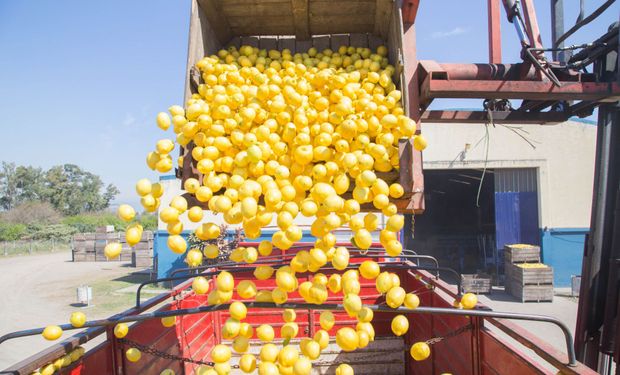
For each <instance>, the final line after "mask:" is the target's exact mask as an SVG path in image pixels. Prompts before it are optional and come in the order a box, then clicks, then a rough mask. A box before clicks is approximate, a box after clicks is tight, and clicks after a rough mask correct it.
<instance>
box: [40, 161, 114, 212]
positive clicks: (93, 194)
mask: <svg viewBox="0 0 620 375" xmlns="http://www.w3.org/2000/svg"><path fill="white" fill-rule="evenodd" d="M102 190H103V192H102ZM118 193H119V191H118V189H117V188H116V186H114V185H111V184H110V185H107V186H106V187H105V188H104V184H103V182H102V181H101V178H100V177H99V176H97V175H95V174H92V173H90V172H87V171H84V170H82V169H81V168H80V167H78V166H77V165H74V164H65V165H59V166H55V167H52V168H50V170H48V171H47V172H46V174H45V200H48V201H49V202H50V203H51V204H52V205H53V206H54V207H55V208H56V209H57V210H59V211H61V212H62V213H64V214H65V215H76V214H79V213H82V212H96V211H101V210H103V209H105V208H107V207H108V206H109V205H110V201H111V200H112V199H114V197H115V196H116V195H117V194H118Z"/></svg>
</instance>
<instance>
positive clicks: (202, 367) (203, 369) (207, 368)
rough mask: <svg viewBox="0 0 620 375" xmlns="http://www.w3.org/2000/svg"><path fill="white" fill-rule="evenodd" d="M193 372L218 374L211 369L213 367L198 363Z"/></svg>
mask: <svg viewBox="0 0 620 375" xmlns="http://www.w3.org/2000/svg"><path fill="white" fill-rule="evenodd" d="M194 373H195V374H196V375H218V374H217V372H216V371H215V370H214V369H213V367H210V366H207V365H200V366H198V367H196V370H195V371H194Z"/></svg>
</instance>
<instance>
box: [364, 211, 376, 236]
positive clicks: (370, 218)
mask: <svg viewBox="0 0 620 375" xmlns="http://www.w3.org/2000/svg"><path fill="white" fill-rule="evenodd" d="M378 226H379V217H378V216H377V215H375V214H372V213H370V214H366V216H364V227H365V228H366V230H368V231H370V232H372V231H373V230H375V229H377V227H378Z"/></svg>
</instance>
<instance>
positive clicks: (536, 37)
mask: <svg viewBox="0 0 620 375" xmlns="http://www.w3.org/2000/svg"><path fill="white" fill-rule="evenodd" d="M522 3H523V13H524V14H523V17H525V27H526V28H527V34H528V37H529V39H530V43H532V45H531V46H530V47H534V48H542V39H541V37H540V29H539V28H538V19H537V18H536V9H535V8H534V1H533V0H522Z"/></svg>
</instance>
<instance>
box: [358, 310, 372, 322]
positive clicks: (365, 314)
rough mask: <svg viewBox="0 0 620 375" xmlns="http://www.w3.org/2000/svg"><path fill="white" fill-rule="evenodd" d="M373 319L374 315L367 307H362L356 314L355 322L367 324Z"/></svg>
mask: <svg viewBox="0 0 620 375" xmlns="http://www.w3.org/2000/svg"><path fill="white" fill-rule="evenodd" d="M373 317H374V313H373V312H372V310H371V309H369V308H368V307H362V308H361V310H360V311H358V312H357V320H359V321H360V322H364V323H369V322H371V321H372V318H373Z"/></svg>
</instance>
